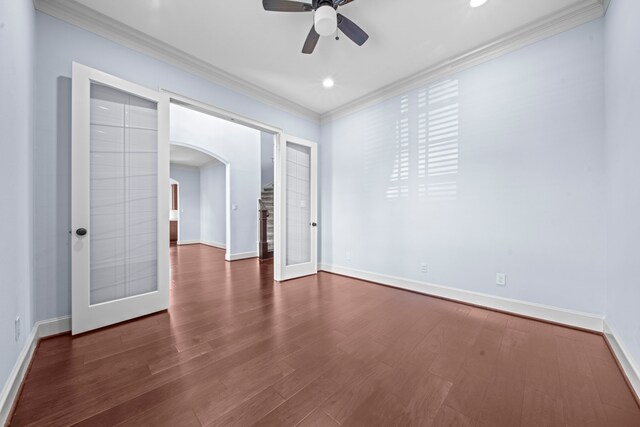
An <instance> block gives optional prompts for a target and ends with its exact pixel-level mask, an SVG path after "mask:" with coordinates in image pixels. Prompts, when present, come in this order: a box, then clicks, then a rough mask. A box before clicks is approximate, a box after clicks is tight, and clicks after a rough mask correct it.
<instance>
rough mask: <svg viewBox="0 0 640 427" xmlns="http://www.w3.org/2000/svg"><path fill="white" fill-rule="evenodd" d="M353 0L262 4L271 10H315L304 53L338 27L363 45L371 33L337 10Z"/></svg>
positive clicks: (277, 0) (273, 0)
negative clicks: (321, 37)
mask: <svg viewBox="0 0 640 427" xmlns="http://www.w3.org/2000/svg"><path fill="white" fill-rule="evenodd" d="M352 1H353V0H312V2H311V3H305V2H302V1H295V0H262V6H263V7H264V10H266V11H270V12H314V16H313V26H312V27H311V31H309V35H308V36H307V40H306V41H305V42H304V46H303V47H302V53H306V54H310V53H313V50H314V49H315V48H316V45H317V44H318V40H319V39H320V36H323V37H326V36H330V35H332V34H334V33H335V32H336V30H337V29H338V28H339V29H340V31H342V32H343V33H344V34H345V35H346V36H347V37H349V38H350V39H351V40H353V41H354V42H355V43H356V44H357V45H358V46H362V45H363V44H364V43H365V42H366V41H367V39H369V35H368V34H367V33H365V32H364V31H363V30H362V28H360V27H358V26H357V25H356V24H354V23H353V21H351V20H350V19H349V18H347V17H345V16H344V15H342V14H340V13H338V12H337V9H338V7H340V6H344V5H345V4H347V3H351V2H352Z"/></svg>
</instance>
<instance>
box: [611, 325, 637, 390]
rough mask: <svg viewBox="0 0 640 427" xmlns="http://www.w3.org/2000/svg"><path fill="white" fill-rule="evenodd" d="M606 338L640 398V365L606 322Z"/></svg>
mask: <svg viewBox="0 0 640 427" xmlns="http://www.w3.org/2000/svg"><path fill="white" fill-rule="evenodd" d="M604 336H605V338H606V340H607V341H608V342H609V345H610V346H611V349H612V350H613V353H614V354H615V355H616V358H617V359H618V362H620V366H621V367H622V370H623V371H624V373H625V375H626V376H627V379H628V380H629V383H631V387H632V388H633V390H634V391H635V393H636V397H640V365H639V364H638V362H637V361H636V360H635V359H634V358H633V356H632V355H631V353H630V352H629V350H627V347H626V346H625V345H624V343H623V342H622V340H621V339H620V335H619V334H617V333H616V332H615V331H614V330H613V329H611V326H610V325H609V324H608V323H607V321H606V320H605V322H604Z"/></svg>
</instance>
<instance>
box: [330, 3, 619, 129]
mask: <svg viewBox="0 0 640 427" xmlns="http://www.w3.org/2000/svg"><path fill="white" fill-rule="evenodd" d="M610 1H611V0H590V1H589V2H588V3H586V4H580V5H574V6H570V7H567V8H565V9H563V10H561V11H560V12H559V13H554V14H552V15H548V16H546V17H544V18H542V19H540V20H538V21H536V22H533V23H531V24H530V25H527V26H525V27H521V28H519V29H518V30H515V31H513V32H510V33H508V34H506V35H504V36H502V37H500V38H498V39H495V40H493V41H491V42H489V43H486V44H484V45H482V46H481V47H479V48H477V49H475V50H472V51H470V52H467V53H465V54H462V55H460V56H458V57H455V58H452V59H449V60H446V61H444V62H442V63H440V64H437V65H435V66H433V67H430V68H427V69H425V70H422V71H420V72H418V73H416V74H413V75H410V76H408V77H406V78H404V79H401V80H399V81H397V82H395V83H392V84H390V85H387V86H384V87H382V88H380V89H378V90H376V91H374V92H371V93H369V94H368V95H365V96H363V97H360V98H358V99H355V100H353V101H351V102H349V103H347V104H344V105H343V106H341V107H338V108H336V109H333V110H331V111H328V112H326V113H323V114H322V115H321V116H320V121H321V123H326V122H330V121H332V120H336V119H339V118H341V117H344V116H347V115H349V114H351V113H354V112H356V111H359V110H362V109H364V108H366V107H369V106H372V105H375V104H378V103H380V102H382V101H385V100H387V99H389V98H393V97H394V96H398V95H401V94H403V93H406V92H408V91H411V90H412V89H416V88H418V87H420V86H422V85H424V84H427V83H431V82H434V81H436V80H438V79H441V78H443V77H446V76H450V75H451V74H454V73H457V72H460V71H463V70H466V69H468V68H471V67H474V66H476V65H479V64H481V63H483V62H487V61H489V60H491V59H494V58H497V57H499V56H502V55H505V54H507V53H510V52H513V51H515V50H517V49H520V48H522V47H525V46H528V45H530V44H533V43H535V42H538V41H540V40H543V39H545V38H548V37H551V36H554V35H556V34H559V33H561V32H564V31H567V30H570V29H572V28H575V27H577V26H579V25H582V24H586V23H587V22H590V21H593V20H595V19H598V18H601V17H603V16H604V15H605V13H606V10H607V7H608V6H609V3H610Z"/></svg>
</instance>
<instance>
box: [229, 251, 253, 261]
mask: <svg viewBox="0 0 640 427" xmlns="http://www.w3.org/2000/svg"><path fill="white" fill-rule="evenodd" d="M257 257H258V252H241V253H239V254H231V255H229V256H228V257H225V259H226V260H227V261H238V260H240V259H248V258H257Z"/></svg>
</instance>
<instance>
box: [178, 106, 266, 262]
mask: <svg viewBox="0 0 640 427" xmlns="http://www.w3.org/2000/svg"><path fill="white" fill-rule="evenodd" d="M171 141H172V142H173V143H176V144H183V145H184V144H186V145H188V146H190V147H192V148H195V149H198V150H201V151H203V152H205V153H207V154H210V155H212V156H214V157H216V158H218V159H220V160H221V161H222V162H224V163H227V164H229V165H230V188H231V194H230V197H231V208H232V209H231V211H230V212H229V215H230V223H231V241H230V242H227V252H228V253H229V254H230V255H238V254H247V253H255V252H256V251H257V245H258V243H257V241H258V221H257V215H258V213H257V212H258V198H259V197H260V132H259V131H256V130H254V129H251V128H248V127H246V126H241V125H238V124H236V123H232V122H229V121H226V120H222V119H218V118H216V117H212V116H210V115H207V114H204V113H200V112H198V111H194V110H190V109H188V108H185V107H181V106H178V105H171Z"/></svg>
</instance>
